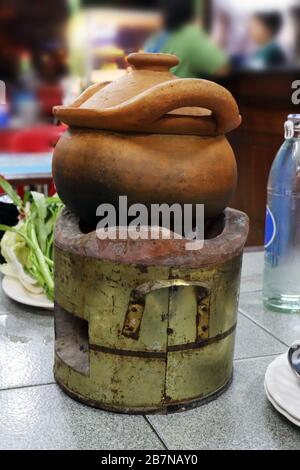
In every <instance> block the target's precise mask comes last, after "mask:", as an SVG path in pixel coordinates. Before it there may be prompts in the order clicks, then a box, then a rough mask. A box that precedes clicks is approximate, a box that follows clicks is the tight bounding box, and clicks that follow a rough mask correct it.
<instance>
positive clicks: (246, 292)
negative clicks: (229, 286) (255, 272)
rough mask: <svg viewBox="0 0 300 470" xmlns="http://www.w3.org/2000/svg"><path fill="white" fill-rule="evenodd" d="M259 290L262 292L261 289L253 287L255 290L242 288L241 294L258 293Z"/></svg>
mask: <svg viewBox="0 0 300 470" xmlns="http://www.w3.org/2000/svg"><path fill="white" fill-rule="evenodd" d="M257 292H262V290H261V289H253V290H242V288H241V290H240V294H241V295H242V294H257Z"/></svg>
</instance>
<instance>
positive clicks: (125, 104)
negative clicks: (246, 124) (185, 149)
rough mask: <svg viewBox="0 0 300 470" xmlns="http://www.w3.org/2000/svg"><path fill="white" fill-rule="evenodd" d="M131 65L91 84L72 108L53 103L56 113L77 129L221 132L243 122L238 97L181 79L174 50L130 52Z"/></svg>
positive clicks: (205, 82) (217, 87) (206, 83)
mask: <svg viewBox="0 0 300 470" xmlns="http://www.w3.org/2000/svg"><path fill="white" fill-rule="evenodd" d="M127 62H128V64H129V66H130V68H131V70H129V71H128V73H126V74H125V75H124V76H122V77H120V78H118V79H117V80H115V81H113V82H112V83H110V84H107V83H99V84H96V85H92V86H90V87H89V88H87V89H86V90H85V91H84V92H83V93H82V94H81V95H80V96H79V97H78V98H77V99H76V100H75V101H74V103H73V104H72V105H71V106H56V107H54V110H53V112H54V114H55V116H56V117H57V118H58V119H60V120H61V121H62V122H64V123H65V124H68V125H70V126H75V127H83V128H92V129H103V130H111V131H120V132H124V131H127V132H143V133H144V132H145V133H167V134H190V135H218V134H224V133H226V132H229V131H231V130H233V129H235V128H236V127H237V126H238V125H239V124H240V122H241V117H240V115H239V110H238V106H237V104H236V101H235V100H234V98H233V97H232V95H231V94H230V93H229V91H228V90H226V89H225V88H223V87H222V86H220V85H218V84H216V83H213V82H210V81H208V80H200V79H179V78H177V77H176V76H175V75H173V74H172V73H171V72H170V69H171V68H172V67H174V66H176V65H178V64H179V59H178V58H177V57H176V56H175V55H171V54H147V53H134V54H130V55H129V56H128V58H127Z"/></svg>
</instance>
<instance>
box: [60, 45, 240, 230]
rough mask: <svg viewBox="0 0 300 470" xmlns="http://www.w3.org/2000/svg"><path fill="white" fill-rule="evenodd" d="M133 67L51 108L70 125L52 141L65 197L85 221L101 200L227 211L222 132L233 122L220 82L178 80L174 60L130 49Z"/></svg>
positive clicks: (232, 181)
mask: <svg viewBox="0 0 300 470" xmlns="http://www.w3.org/2000/svg"><path fill="white" fill-rule="evenodd" d="M128 62H129V64H130V65H131V66H132V68H133V70H132V71H131V72H129V73H127V74H126V75H125V76H124V77H122V78H119V79H118V80H116V81H114V82H112V83H111V84H109V85H107V84H106V85H105V86H103V85H102V84H97V85H94V86H91V87H90V88H88V89H87V90H86V91H85V92H84V93H83V94H82V95H81V96H80V97H79V98H78V99H77V100H76V101H75V102H74V103H73V105H72V106H58V107H55V108H54V114H55V115H56V116H57V117H58V118H59V119H60V120H61V121H63V122H64V123H66V124H68V125H69V126H70V129H69V131H67V132H66V133H65V134H64V135H63V136H62V137H61V139H60V140H59V142H58V144H57V146H56V149H55V152H54V160H53V176H54V181H55V184H56V187H57V191H58V193H59V195H60V196H61V198H62V200H63V202H64V203H65V204H66V205H67V206H68V207H69V208H70V209H71V210H72V211H73V212H74V213H75V214H76V215H78V216H79V217H80V218H81V219H82V220H83V221H85V222H87V223H92V222H93V221H94V220H95V214H96V208H97V207H98V205H99V204H101V203H112V204H117V203H118V197H119V196H121V195H126V196H128V204H133V203H143V204H146V205H147V206H150V204H152V203H168V204H173V203H180V204H186V203H193V204H195V203H203V204H205V217H206V218H211V217H214V216H216V215H218V214H219V213H220V212H222V211H223V210H224V208H225V207H226V206H227V204H228V203H229V201H230V199H231V197H232V195H233V192H234V190H235V187H236V179H237V171H236V162H235V158H234V154H233V151H232V149H231V147H230V145H229V143H228V141H227V139H226V137H225V136H224V134H225V133H227V132H229V131H231V130H233V129H234V128H236V127H237V126H238V125H239V124H240V122H241V117H240V115H239V111H238V107H237V104H236V102H235V100H234V98H233V97H232V95H231V94H230V93H229V92H228V91H227V90H226V89H225V88H223V87H221V86H220V85H217V84H215V83H213V82H210V81H207V80H197V79H178V78H177V77H175V76H174V75H172V74H171V73H170V72H169V69H170V68H171V67H173V66H174V65H176V64H177V63H178V59H177V58H176V57H175V56H172V55H165V54H131V55H130V56H129V57H128Z"/></svg>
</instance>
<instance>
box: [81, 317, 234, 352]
mask: <svg viewBox="0 0 300 470" xmlns="http://www.w3.org/2000/svg"><path fill="white" fill-rule="evenodd" d="M235 330H236V323H235V324H234V325H233V326H232V327H231V328H230V329H229V330H227V331H225V332H224V333H221V334H219V335H217V336H214V337H213V338H208V339H205V340H203V341H201V342H198V343H187V344H178V345H174V346H169V347H168V348H167V351H166V352H161V351H129V350H126V349H113V348H107V347H105V346H99V345H97V344H90V346H89V349H90V350H92V351H96V352H102V353H107V354H114V355H119V356H131V357H148V358H153V359H166V358H167V354H168V353H169V352H179V351H181V352H183V351H189V350H191V349H201V348H204V347H206V346H209V345H210V344H214V343H217V342H219V341H222V340H223V339H225V338H227V336H230V335H231V334H232V333H233V332H234V331H235Z"/></svg>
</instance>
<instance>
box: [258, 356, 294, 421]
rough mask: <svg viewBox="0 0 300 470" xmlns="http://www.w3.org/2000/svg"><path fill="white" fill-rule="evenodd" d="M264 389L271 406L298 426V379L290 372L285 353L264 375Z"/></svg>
mask: <svg viewBox="0 0 300 470" xmlns="http://www.w3.org/2000/svg"><path fill="white" fill-rule="evenodd" d="M265 389H266V393H267V396H268V398H269V400H270V401H271V403H272V404H273V406H274V407H275V408H276V409H277V410H278V411H279V412H280V413H282V414H283V415H284V416H286V418H288V419H289V420H290V421H292V422H293V423H294V424H297V425H298V426H300V379H298V378H297V377H296V374H294V372H293V371H292V370H291V368H290V365H289V362H288V358H287V354H286V353H285V354H282V355H281V356H279V357H277V358H276V359H275V360H274V361H273V362H272V363H271V364H270V365H269V367H268V369H267V371H266V375H265Z"/></svg>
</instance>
